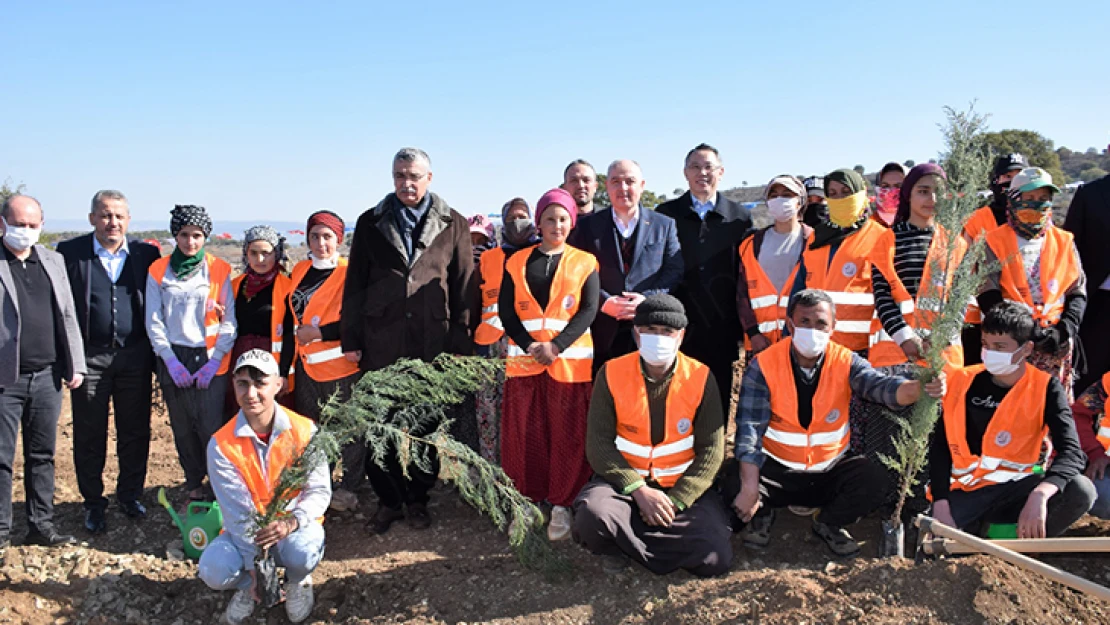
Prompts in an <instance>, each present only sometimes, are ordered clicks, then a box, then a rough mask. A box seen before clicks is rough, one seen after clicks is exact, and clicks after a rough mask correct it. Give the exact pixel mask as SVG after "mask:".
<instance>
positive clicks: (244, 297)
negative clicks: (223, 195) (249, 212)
mask: <svg viewBox="0 0 1110 625" xmlns="http://www.w3.org/2000/svg"><path fill="white" fill-rule="evenodd" d="M231 292H232V294H233V295H234V296H235V324H236V326H237V329H238V334H237V336H236V338H235V346H234V347H232V349H231V361H232V362H236V361H237V360H238V359H239V356H240V355H242V354H243V353H245V352H248V351H250V350H252V349H264V350H266V351H268V352H270V353H271V354H273V356H274V361H275V362H277V361H280V360H281V341H280V340H277V341H275V340H274V339H275V336H281V332H278V331H277V327H278V326H279V325H281V321H282V319H281V317H282V315H283V314H284V312H283V311H284V310H285V307H284V304H283V302H284V300H285V298H286V296H288V294H289V275H288V273H286V270H285V237H283V236H281V235H280V234H278V232H277V230H274V229H273V228H271V227H270V226H254V227H252V228H250V229H248V230H247V231H246V232H244V233H243V273H241V274H239V276H238V277H237V278H235V279H234V280H232V281H231ZM231 386H232V385H230V384H229V385H228V393H227V399H226V400H225V401H224V414H225V416H226V418H228V419H230V418H231V417H232V416H234V415H235V413H237V412H239V405H238V403H237V402H236V400H235V389H233V388H231ZM279 396H285V397H287V398H289V399H290V400H292V396H291V395H289V388H288V384H287V382H286V380H285V379H284V378H283V379H282V390H281V392H280V393H279ZM289 407H290V408H291V407H292V403H291V402H290V406H289Z"/></svg>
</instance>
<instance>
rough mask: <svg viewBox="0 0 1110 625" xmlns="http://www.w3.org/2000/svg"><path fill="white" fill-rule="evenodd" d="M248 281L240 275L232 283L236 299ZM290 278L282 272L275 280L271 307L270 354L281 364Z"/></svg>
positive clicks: (291, 380) (291, 377) (290, 383)
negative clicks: (286, 299)
mask: <svg viewBox="0 0 1110 625" xmlns="http://www.w3.org/2000/svg"><path fill="white" fill-rule="evenodd" d="M246 279H247V274H245V273H244V274H240V275H239V276H238V277H236V278H235V279H234V280H232V281H231V293H232V295H234V296H235V297H239V288H240V287H241V286H242V285H243V281H244V280H246ZM292 284H293V283H292V281H290V280H289V276H287V275H285V274H284V273H282V272H280V271H279V272H278V274H277V276H276V277H275V278H274V288H273V291H272V297H271V306H272V307H273V310H271V311H270V354H271V355H273V357H274V360H275V361H277V362H281V344H282V338H283V337H282V334H283V330H284V328H283V327H282V321H283V320H284V319H285V298H287V297H289V291H290V290H291V289H290V288H289V287H290V286H291V285H292ZM287 383H288V384H289V388H290V389H292V388H293V386H292V385H293V375H292V372H290V375H289V379H288V380H287Z"/></svg>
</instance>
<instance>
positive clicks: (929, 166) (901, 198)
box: [894, 163, 948, 223]
mask: <svg viewBox="0 0 1110 625" xmlns="http://www.w3.org/2000/svg"><path fill="white" fill-rule="evenodd" d="M925 176H940V177H941V178H942V179H943V180H948V174H946V173H944V169H943V168H942V167H941V166H940V165H937V164H936V163H922V164H920V165H915V166H914V168H913V169H911V170H910V173H908V174H906V179H905V180H903V181H902V191H901V193H899V194H898V214H896V215H895V216H894V223H898V222H899V221H907V220H908V219H909V218H910V194H911V193H913V186H914V185H915V184H917V183H918V181H920V180H921V179H922V178H924V177H925Z"/></svg>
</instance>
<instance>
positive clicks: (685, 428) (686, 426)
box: [675, 418, 693, 436]
mask: <svg viewBox="0 0 1110 625" xmlns="http://www.w3.org/2000/svg"><path fill="white" fill-rule="evenodd" d="M692 426H693V424H692V423H690V420H689V419H686V418H682V419H679V420H678V425H676V426H675V429H677V430H678V433H679V434H681V435H683V436H686V435H687V434H689V433H690V428H691V427H692Z"/></svg>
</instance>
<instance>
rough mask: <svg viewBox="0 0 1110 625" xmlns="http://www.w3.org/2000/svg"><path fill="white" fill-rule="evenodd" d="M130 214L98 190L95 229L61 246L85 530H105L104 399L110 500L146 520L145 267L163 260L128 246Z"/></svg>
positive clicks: (150, 367)
mask: <svg viewBox="0 0 1110 625" xmlns="http://www.w3.org/2000/svg"><path fill="white" fill-rule="evenodd" d="M130 221H131V212H130V209H129V208H128V206H127V198H126V197H124V195H123V194H122V193H120V192H119V191H110V190H109V191H100V192H98V193H97V194H96V195H95V196H93V200H92V208H91V210H90V212H89V223H90V224H92V226H93V229H94V230H93V232H90V233H89V234H86V235H82V236H79V237H76V238H74V239H70V240H69V241H63V242H62V243H59V244H58V252H59V253H60V254H61V255H62V256H63V257H64V258H65V264H66V273H67V274H68V275H69V283H70V286H71V288H72V289H73V301H74V304H75V307H76V310H77V323H78V325H79V326H80V327H81V338H82V339H83V340H84V343H85V361H86V364H87V366H88V370H89V372H88V375H87V376H86V377H85V384H84V385H82V386H81V387H80V388H78V389H76V390H74V391H72V392H71V400H72V402H73V463H74V466H75V468H76V470H77V486H78V489H79V490H80V491H81V496H82V497H83V498H84V500H85V529H86V530H88V531H89V532H90V533H93V534H99V533H101V532H103V531H104V530H105V509H106V508H107V506H108V500H107V498H105V497H104V481H103V477H102V475H103V472H104V461H105V457H106V453H107V452H106V448H107V446H108V402H109V401H111V402H112V405H113V408H114V414H115V421H116V456H117V458H118V460H119V478H118V481H117V483H116V499H117V500H118V502H119V505H120V508H121V509H122V510H123V512H124V514H126V515H127V516H128V517H131V518H135V519H137V518H142V517H145V516H146V508H144V507H143V504H142V502H141V501H140V498H141V497H142V494H143V484H144V482H145V481H146V469H147V456H148V455H149V452H150V394H151V375H152V374H153V371H154V353H153V352H152V351H151V348H150V339H149V338H148V337H147V335H146V325H145V319H146V314H145V313H146V309H145V287H146V275H147V270H148V269H149V268H150V265H151V263H153V262H154V261H155V260H157V259H158V258H160V257H161V256H162V251H161V250H160V249H159V248H157V247H155V246H153V245H150V244H149V243H143V242H141V241H130V242H128V241H127V226H128V224H129V223H130Z"/></svg>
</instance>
